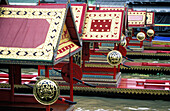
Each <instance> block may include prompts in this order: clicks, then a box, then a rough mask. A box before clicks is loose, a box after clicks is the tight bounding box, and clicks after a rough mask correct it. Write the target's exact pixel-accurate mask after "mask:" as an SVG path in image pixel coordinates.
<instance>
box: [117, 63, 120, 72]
mask: <svg viewBox="0 0 170 111" xmlns="http://www.w3.org/2000/svg"><path fill="white" fill-rule="evenodd" d="M117 71H118V72H120V64H119V65H118V70H117Z"/></svg>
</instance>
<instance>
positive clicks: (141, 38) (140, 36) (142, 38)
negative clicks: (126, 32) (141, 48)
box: [136, 32, 146, 41]
mask: <svg viewBox="0 0 170 111" xmlns="http://www.w3.org/2000/svg"><path fill="white" fill-rule="evenodd" d="M136 37H137V39H138V40H139V41H143V40H144V39H145V37H146V35H145V33H143V32H139V33H138V34H137V36H136Z"/></svg>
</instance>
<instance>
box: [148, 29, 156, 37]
mask: <svg viewBox="0 0 170 111" xmlns="http://www.w3.org/2000/svg"><path fill="white" fill-rule="evenodd" d="M146 33H147V35H148V36H149V37H152V36H153V35H154V34H155V31H154V30H153V29H149V30H148V31H147V32H146Z"/></svg>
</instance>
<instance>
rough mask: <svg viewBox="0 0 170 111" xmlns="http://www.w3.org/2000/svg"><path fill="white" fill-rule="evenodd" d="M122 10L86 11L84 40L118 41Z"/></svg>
mask: <svg viewBox="0 0 170 111" xmlns="http://www.w3.org/2000/svg"><path fill="white" fill-rule="evenodd" d="M123 13H124V11H88V12H87V14H86V21H85V27H84V32H83V35H82V39H83V40H84V41H112V42H116V41H120V37H121V31H122V22H123Z"/></svg>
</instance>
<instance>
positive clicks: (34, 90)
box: [33, 78, 60, 105]
mask: <svg viewBox="0 0 170 111" xmlns="http://www.w3.org/2000/svg"><path fill="white" fill-rule="evenodd" d="M43 80H48V81H51V82H53V83H54V84H55V85H56V87H57V88H56V89H57V90H56V91H55V92H56V95H54V96H55V97H54V98H53V99H52V100H50V101H43V100H42V99H41V98H40V97H39V94H38V92H37V87H38V86H37V85H38V83H39V82H41V81H43ZM33 95H34V97H35V99H36V100H37V101H38V102H39V103H41V104H43V105H51V104H53V103H55V102H56V101H57V100H58V97H59V95H60V88H59V85H58V84H57V82H56V81H55V80H52V79H49V78H42V79H39V80H38V81H37V82H36V83H35V85H34V88H33Z"/></svg>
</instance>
